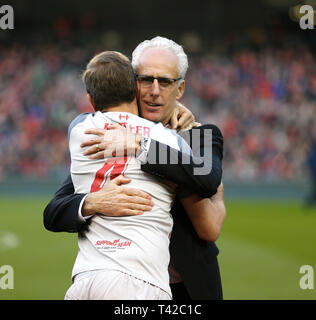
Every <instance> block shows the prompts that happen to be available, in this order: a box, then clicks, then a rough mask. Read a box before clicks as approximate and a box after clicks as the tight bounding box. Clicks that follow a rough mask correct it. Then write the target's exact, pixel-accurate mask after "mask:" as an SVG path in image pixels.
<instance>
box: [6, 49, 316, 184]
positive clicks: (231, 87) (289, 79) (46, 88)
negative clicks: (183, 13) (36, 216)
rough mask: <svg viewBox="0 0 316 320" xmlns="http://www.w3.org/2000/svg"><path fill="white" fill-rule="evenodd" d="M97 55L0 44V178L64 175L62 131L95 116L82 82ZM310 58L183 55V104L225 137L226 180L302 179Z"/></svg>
mask: <svg viewBox="0 0 316 320" xmlns="http://www.w3.org/2000/svg"><path fill="white" fill-rule="evenodd" d="M94 53H95V52H94V51H89V50H87V48H83V47H82V48H80V47H72V46H68V47H66V48H65V47H63V48H61V47H59V46H57V45H51V46H36V47H31V48H29V47H28V46H27V45H11V46H5V47H1V45H0V148H1V153H0V180H4V179H6V178H8V177H11V176H20V175H23V176H30V177H52V176H54V177H56V176H65V172H67V171H68V170H69V151H68V141H67V128H68V125H69V123H70V122H71V120H72V119H73V118H74V117H76V115H78V114H79V113H82V112H86V111H92V109H91V107H90V106H89V104H88V100H87V97H86V92H85V90H84V86H83V84H82V82H81V78H80V74H81V72H82V70H83V69H84V68H85V64H86V63H87V61H88V60H89V59H90V58H91V57H92V55H93V54H94ZM315 60H316V59H315V56H314V55H313V54H312V53H311V52H310V51H309V50H308V48H307V47H301V48H298V49H295V50H294V49H289V48H287V49H272V48H265V49H261V50H255V51H253V50H249V49H248V50H246V49H244V50H238V51H236V52H234V53H231V54H219V53H204V54H199V55H194V56H189V63H190V67H189V71H188V74H187V79H186V80H187V83H186V93H185V95H184V98H183V99H182V102H183V103H184V104H185V105H187V106H188V107H189V108H190V109H191V110H192V111H193V113H194V114H195V116H196V118H197V120H198V121H200V122H202V123H215V124H216V125H217V126H218V127H219V128H220V129H221V130H222V132H223V135H224V138H225V145H224V149H225V153H224V178H226V179H229V180H250V181H257V180H269V181H271V180H272V181H274V180H277V181H279V180H297V179H299V180H301V179H304V178H306V177H307V174H308V173H307V165H306V159H307V154H308V152H309V146H310V143H311V135H312V132H313V130H315V125H316V121H315V120H314V119H315V115H316V69H315V66H316V61H315ZM313 128H314V129H313Z"/></svg>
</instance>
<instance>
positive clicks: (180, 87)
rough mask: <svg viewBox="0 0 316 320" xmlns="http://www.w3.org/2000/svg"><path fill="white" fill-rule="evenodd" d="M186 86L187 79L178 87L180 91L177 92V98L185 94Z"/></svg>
mask: <svg viewBox="0 0 316 320" xmlns="http://www.w3.org/2000/svg"><path fill="white" fill-rule="evenodd" d="M184 88H185V81H184V80H183V81H182V82H181V84H180V86H179V87H178V93H177V96H176V99H177V100H179V99H180V98H181V97H182V96H183V93H184Z"/></svg>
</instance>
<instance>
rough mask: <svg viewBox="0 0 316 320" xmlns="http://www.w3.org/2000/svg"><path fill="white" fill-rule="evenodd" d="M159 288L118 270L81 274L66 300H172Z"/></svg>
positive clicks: (68, 292)
mask: <svg viewBox="0 0 316 320" xmlns="http://www.w3.org/2000/svg"><path fill="white" fill-rule="evenodd" d="M171 299H172V297H170V295H169V294H168V293H167V292H166V291H164V290H162V289H161V288H159V287H156V286H154V285H152V284H151V283H149V282H146V281H143V280H140V279H138V278H135V277H133V276H131V275H129V274H126V273H123V272H121V271H117V270H94V271H87V272H83V273H79V274H78V275H76V276H75V279H74V283H73V284H72V285H71V287H70V288H69V289H68V291H67V292H66V295H65V300H171Z"/></svg>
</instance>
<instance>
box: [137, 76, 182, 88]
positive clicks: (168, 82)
mask: <svg viewBox="0 0 316 320" xmlns="http://www.w3.org/2000/svg"><path fill="white" fill-rule="evenodd" d="M135 77H136V79H137V80H140V81H147V82H150V83H151V84H153V83H154V81H155V80H157V81H158V83H159V85H162V86H166V87H167V86H169V85H171V84H172V83H175V82H176V81H179V80H181V79H182V77H179V78H176V79H173V78H167V77H154V76H148V75H145V74H144V75H143V74H135ZM164 81H165V82H164Z"/></svg>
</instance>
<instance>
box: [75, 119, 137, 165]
mask: <svg viewBox="0 0 316 320" xmlns="http://www.w3.org/2000/svg"><path fill="white" fill-rule="evenodd" d="M85 133H87V134H94V135H96V136H98V137H95V138H92V139H89V140H86V141H84V142H82V143H81V145H80V146H81V148H84V147H87V146H90V148H88V149H86V150H85V151H84V152H83V155H85V156H89V159H103V158H106V157H124V156H128V155H134V156H137V154H138V152H139V151H140V141H141V139H142V136H140V135H138V134H135V133H133V132H131V131H129V130H127V129H126V128H124V127H123V126H121V125H119V124H112V125H110V126H108V128H107V129H101V128H99V129H88V130H86V131H85Z"/></svg>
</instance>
